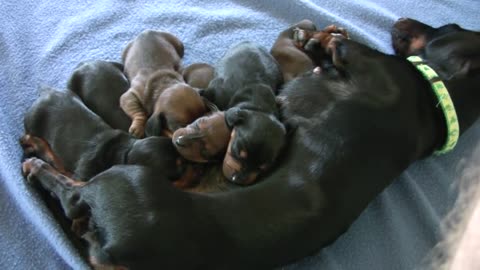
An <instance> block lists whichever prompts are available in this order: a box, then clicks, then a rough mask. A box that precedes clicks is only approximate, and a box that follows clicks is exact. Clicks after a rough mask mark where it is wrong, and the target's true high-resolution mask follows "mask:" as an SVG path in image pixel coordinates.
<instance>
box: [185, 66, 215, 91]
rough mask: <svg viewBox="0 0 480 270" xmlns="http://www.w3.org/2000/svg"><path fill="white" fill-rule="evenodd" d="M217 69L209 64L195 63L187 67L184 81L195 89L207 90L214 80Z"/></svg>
mask: <svg viewBox="0 0 480 270" xmlns="http://www.w3.org/2000/svg"><path fill="white" fill-rule="evenodd" d="M214 72H215V69H214V68H213V67H212V66H211V65H209V64H207V63H195V64H191V65H190V66H188V67H186V68H185V69H184V70H183V72H182V75H183V79H184V80H185V81H186V82H187V83H188V84H189V85H190V86H191V87H193V88H198V89H205V88H207V87H208V84H209V83H210V81H211V80H212V79H213V76H214Z"/></svg>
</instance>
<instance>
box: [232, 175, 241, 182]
mask: <svg viewBox="0 0 480 270" xmlns="http://www.w3.org/2000/svg"><path fill="white" fill-rule="evenodd" d="M241 178H242V177H241V176H240V174H239V173H236V174H234V175H233V176H232V182H234V183H237V184H239V183H240V181H241V180H240V179H241Z"/></svg>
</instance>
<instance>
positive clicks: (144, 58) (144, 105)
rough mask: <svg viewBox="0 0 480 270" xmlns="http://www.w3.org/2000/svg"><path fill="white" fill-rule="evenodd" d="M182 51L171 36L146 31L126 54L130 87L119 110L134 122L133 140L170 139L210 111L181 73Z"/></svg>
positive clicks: (124, 55) (131, 45)
mask: <svg viewBox="0 0 480 270" xmlns="http://www.w3.org/2000/svg"><path fill="white" fill-rule="evenodd" d="M183 50H184V48H183V44H182V42H181V41H180V40H179V39H178V38H177V37H175V36H173V35H172V34H169V33H165V32H158V31H152V30H147V31H144V32H142V33H141V34H140V35H139V36H138V37H137V38H135V39H134V40H133V41H131V42H130V43H129V44H128V45H127V47H126V48H125V50H124V51H123V55H122V60H123V64H124V66H125V74H126V75H127V77H128V79H129V80H130V84H131V85H130V89H128V91H127V92H125V94H123V95H122V96H121V97H120V107H121V108H122V109H123V110H124V111H125V113H126V114H127V115H128V116H129V117H130V118H131V119H132V124H131V126H130V128H129V132H130V133H132V134H133V135H134V136H136V137H143V136H144V135H145V134H146V135H147V136H150V135H167V136H171V134H172V133H173V132H174V131H175V130H176V129H178V128H180V127H183V126H186V125H187V124H189V123H191V122H192V121H193V120H195V119H196V118H198V117H200V116H202V115H203V114H204V113H205V112H206V111H207V109H206V106H205V104H204V102H203V99H202V98H201V97H200V95H199V94H198V93H197V91H196V90H195V89H193V88H192V87H191V86H189V85H188V84H186V83H185V81H184V80H183V76H182V75H181V74H180V73H179V70H180V61H181V58H182V57H183ZM147 118H148V121H147Z"/></svg>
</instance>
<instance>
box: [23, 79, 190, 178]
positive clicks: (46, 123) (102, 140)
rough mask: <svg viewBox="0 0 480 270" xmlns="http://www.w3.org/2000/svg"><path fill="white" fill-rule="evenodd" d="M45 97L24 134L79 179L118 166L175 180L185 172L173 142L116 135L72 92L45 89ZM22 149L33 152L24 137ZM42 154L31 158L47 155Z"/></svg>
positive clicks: (33, 109) (27, 121)
mask: <svg viewBox="0 0 480 270" xmlns="http://www.w3.org/2000/svg"><path fill="white" fill-rule="evenodd" d="M74 76H76V75H74ZM87 84H88V83H87ZM40 92H41V93H40V97H39V98H38V99H37V100H36V101H35V103H34V104H33V105H32V107H31V108H30V110H29V111H28V112H27V114H26V116H25V119H24V127H25V132H26V134H28V135H30V136H34V137H39V138H42V139H43V140H45V141H46V142H47V143H48V145H49V147H50V148H51V150H52V151H53V153H54V154H55V155H57V156H58V158H59V159H60V160H61V161H62V163H63V164H62V165H63V167H64V169H65V171H67V172H70V173H72V174H73V176H72V177H74V178H75V179H81V180H88V179H90V178H91V177H93V176H95V175H96V174H98V173H100V172H102V171H104V170H106V169H108V168H110V167H111V166H113V165H115V164H139V165H145V166H149V167H152V168H157V169H158V170H159V171H161V172H162V173H164V174H166V175H167V178H169V179H171V180H173V179H178V178H179V176H180V175H181V171H182V168H179V169H178V170H177V169H176V168H177V160H178V159H180V156H179V154H178V153H177V151H176V150H175V147H174V146H173V144H172V143H171V140H170V139H169V138H165V137H149V138H145V139H141V140H139V139H136V138H134V137H132V136H131V135H129V134H128V133H127V132H125V131H122V130H118V129H112V128H111V127H110V126H109V125H107V124H106V123H105V122H104V121H102V119H101V118H100V117H99V116H98V115H96V114H95V113H93V112H92V111H91V110H89V109H88V108H87V107H86V106H85V105H84V104H83V103H82V102H81V100H80V99H79V98H78V97H77V96H76V95H75V94H74V93H73V92H71V91H69V90H66V91H57V90H54V89H51V88H43V89H41V91H40ZM104 94H105V95H107V96H108V94H107V93H104ZM21 143H22V144H23V146H24V147H27V148H28V147H31V146H32V145H30V144H29V143H28V140H26V139H25V137H24V138H23V139H22V141H21ZM33 147H35V145H33ZM43 151H45V149H42V150H41V151H40V152H41V153H39V152H38V150H37V151H36V152H35V153H31V154H34V155H45V154H47V153H44V152H43Z"/></svg>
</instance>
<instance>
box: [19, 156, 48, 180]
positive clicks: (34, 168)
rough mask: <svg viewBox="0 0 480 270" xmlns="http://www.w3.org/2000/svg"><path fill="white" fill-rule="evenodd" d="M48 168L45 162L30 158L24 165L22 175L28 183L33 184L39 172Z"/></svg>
mask: <svg viewBox="0 0 480 270" xmlns="http://www.w3.org/2000/svg"><path fill="white" fill-rule="evenodd" d="M44 166H47V163H45V162H44V161H43V160H41V159H38V158H29V159H27V160H25V161H24V162H23V163H22V174H23V176H24V177H25V178H26V179H27V182H29V183H32V182H33V180H34V178H35V175H36V174H37V173H38V171H39V170H40V169H41V168H42V167H44Z"/></svg>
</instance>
